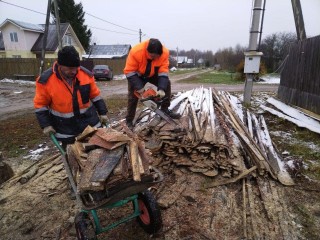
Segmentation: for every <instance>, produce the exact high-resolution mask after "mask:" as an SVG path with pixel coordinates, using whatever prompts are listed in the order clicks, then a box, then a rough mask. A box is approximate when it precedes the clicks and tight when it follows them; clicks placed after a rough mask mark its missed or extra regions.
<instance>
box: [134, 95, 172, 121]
mask: <svg viewBox="0 0 320 240" xmlns="http://www.w3.org/2000/svg"><path fill="white" fill-rule="evenodd" d="M140 101H141V102H142V103H143V105H144V106H146V107H147V108H149V109H150V110H152V111H154V112H155V113H156V114H158V115H159V116H160V117H161V118H163V119H164V120H166V121H167V122H168V123H170V124H172V125H174V126H176V125H177V123H176V122H175V121H174V120H173V119H172V118H171V117H169V116H168V115H167V114H165V113H164V112H163V111H161V110H160V109H159V108H158V105H157V104H156V103H155V102H154V101H153V100H150V99H149V100H145V99H141V100H140Z"/></svg>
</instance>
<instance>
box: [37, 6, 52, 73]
mask: <svg viewBox="0 0 320 240" xmlns="http://www.w3.org/2000/svg"><path fill="white" fill-rule="evenodd" d="M50 8H51V0H48V6H47V16H46V26H45V28H44V35H43V42H42V51H41V62H40V70H39V75H41V73H42V72H43V64H44V60H45V56H46V47H47V37H48V29H49V18H50Z"/></svg>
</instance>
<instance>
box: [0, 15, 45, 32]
mask: <svg viewBox="0 0 320 240" xmlns="http://www.w3.org/2000/svg"><path fill="white" fill-rule="evenodd" d="M8 22H10V23H12V24H13V25H15V26H17V27H20V28H22V29H23V30H25V31H34V32H43V31H44V26H41V25H39V24H32V23H26V22H21V21H17V20H13V19H8V18H7V19H6V20H4V21H3V23H2V24H1V25H0V28H2V27H3V26H4V25H6V24H7V23H8Z"/></svg>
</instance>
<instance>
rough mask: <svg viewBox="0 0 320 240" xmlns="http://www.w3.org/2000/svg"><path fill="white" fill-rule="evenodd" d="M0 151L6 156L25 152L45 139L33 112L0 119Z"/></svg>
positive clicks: (15, 155)
mask: <svg viewBox="0 0 320 240" xmlns="http://www.w3.org/2000/svg"><path fill="white" fill-rule="evenodd" d="M0 132H1V138H0V151H2V152H3V154H4V155H5V156H6V157H17V156H19V155H21V154H26V153H27V152H28V151H29V150H30V149H32V148H34V147H35V146H36V145H38V144H39V143H41V142H44V141H47V140H46V136H44V134H43V133H42V130H41V128H40V126H39V124H38V121H37V119H36V116H35V114H34V112H32V113H27V114H25V115H23V116H17V117H13V118H10V119H6V120H2V121H0Z"/></svg>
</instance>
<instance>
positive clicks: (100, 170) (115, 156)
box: [90, 146, 124, 182]
mask: <svg viewBox="0 0 320 240" xmlns="http://www.w3.org/2000/svg"><path fill="white" fill-rule="evenodd" d="M123 153H124V146H120V147H118V148H115V149H113V150H105V151H104V153H103V155H102V156H101V159H100V161H99V162H98V164H97V165H96V166H95V169H94V172H93V174H92V177H91V179H90V181H91V182H104V181H105V180H106V179H107V178H108V177H109V175H110V174H111V173H112V171H113V169H114V168H115V167H116V166H117V164H118V163H119V160H120V159H121V157H122V156H123Z"/></svg>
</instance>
